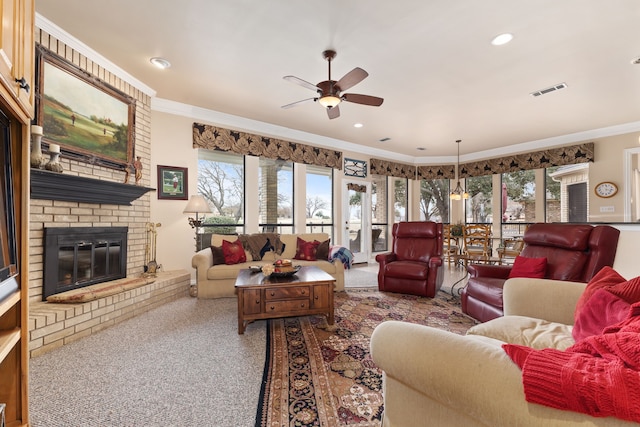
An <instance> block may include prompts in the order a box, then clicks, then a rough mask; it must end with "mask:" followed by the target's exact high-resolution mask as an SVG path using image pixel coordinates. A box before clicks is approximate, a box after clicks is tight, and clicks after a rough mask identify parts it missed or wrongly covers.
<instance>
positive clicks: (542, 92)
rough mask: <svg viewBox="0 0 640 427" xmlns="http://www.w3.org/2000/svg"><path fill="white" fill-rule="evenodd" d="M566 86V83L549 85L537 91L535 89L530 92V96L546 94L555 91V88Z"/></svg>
mask: <svg viewBox="0 0 640 427" xmlns="http://www.w3.org/2000/svg"><path fill="white" fill-rule="evenodd" d="M566 87H567V84H566V83H559V84H557V85H555V86H551V87H548V88H546V89H541V90H538V91H535V92H531V96H540V95H546V94H547V93H550V92H555V91H557V90H560V89H564V88H566Z"/></svg>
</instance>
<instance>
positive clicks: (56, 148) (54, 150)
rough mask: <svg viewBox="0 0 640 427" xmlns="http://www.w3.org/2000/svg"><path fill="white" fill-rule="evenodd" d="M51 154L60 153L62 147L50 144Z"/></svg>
mask: <svg viewBox="0 0 640 427" xmlns="http://www.w3.org/2000/svg"><path fill="white" fill-rule="evenodd" d="M49 152H50V153H59V152H60V146H59V145H58V144H49Z"/></svg>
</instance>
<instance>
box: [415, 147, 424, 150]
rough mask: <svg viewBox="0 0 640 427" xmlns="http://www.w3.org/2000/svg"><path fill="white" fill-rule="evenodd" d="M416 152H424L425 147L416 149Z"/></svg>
mask: <svg viewBox="0 0 640 427" xmlns="http://www.w3.org/2000/svg"><path fill="white" fill-rule="evenodd" d="M416 150H418V151H424V150H426V148H425V147H418V148H416Z"/></svg>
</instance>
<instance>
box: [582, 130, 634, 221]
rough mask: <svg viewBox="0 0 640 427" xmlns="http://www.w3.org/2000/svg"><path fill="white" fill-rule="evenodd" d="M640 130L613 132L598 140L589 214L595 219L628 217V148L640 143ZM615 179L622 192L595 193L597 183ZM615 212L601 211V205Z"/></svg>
mask: <svg viewBox="0 0 640 427" xmlns="http://www.w3.org/2000/svg"><path fill="white" fill-rule="evenodd" d="M639 135H640V133H638V132H635V133H628V134H624V135H617V136H610V137H607V138H599V139H597V140H595V142H596V144H595V153H594V155H595V159H596V161H595V162H593V164H592V165H591V166H590V167H589V218H590V221H592V222H623V221H624V183H625V179H624V150H625V149H626V148H635V147H638V136H639ZM602 181H611V182H613V183H614V184H616V185H617V186H618V193H617V194H616V195H615V196H613V197H611V198H607V199H603V198H600V197H598V196H596V195H595V193H594V189H595V187H596V185H597V184H598V183H600V182H602ZM609 207H613V210H614V212H600V210H601V208H605V209H607V210H608V208H609Z"/></svg>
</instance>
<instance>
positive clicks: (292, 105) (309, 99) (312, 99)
mask: <svg viewBox="0 0 640 427" xmlns="http://www.w3.org/2000/svg"><path fill="white" fill-rule="evenodd" d="M317 100H318V98H307V99H302V100H300V101H296V102H292V103H291V104H287V105H283V106H282V107H281V108H291V107H296V106H297V105H299V104H302V103H304V102H307V101H317Z"/></svg>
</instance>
